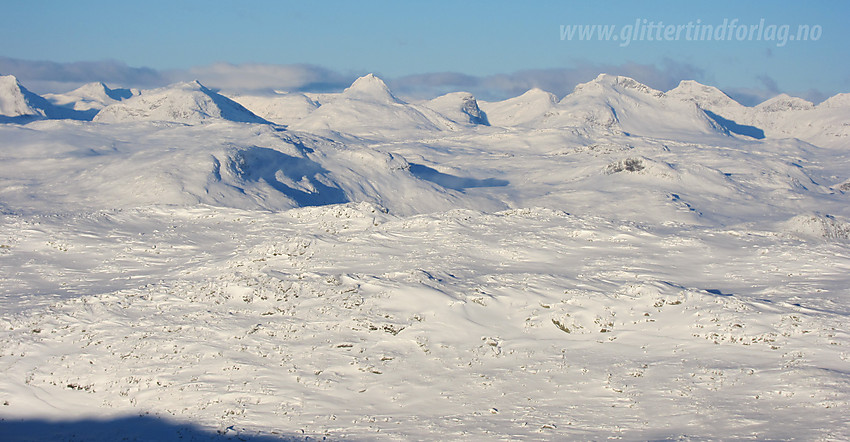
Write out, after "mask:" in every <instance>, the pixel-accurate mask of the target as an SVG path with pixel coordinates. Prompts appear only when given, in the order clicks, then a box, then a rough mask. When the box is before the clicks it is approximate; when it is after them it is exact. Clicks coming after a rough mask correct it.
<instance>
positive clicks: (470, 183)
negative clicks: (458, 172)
mask: <svg viewBox="0 0 850 442" xmlns="http://www.w3.org/2000/svg"><path fill="white" fill-rule="evenodd" d="M410 173H412V174H413V176H415V177H416V178H419V179H420V180H426V181H430V182H432V183H435V184H439V185H441V186H443V187H445V188H447V189H454V190H459V191H463V190H466V189H469V188H472V187H505V186H507V185H508V184H509V183H508V182H507V181H505V180H499V179H496V178H486V179H483V180H479V179H477V178H466V177H459V176H454V175H449V174H447V173H442V172H440V171H437V170H435V169H432V168H430V167H428V166H423V165H421V164H414V163H410Z"/></svg>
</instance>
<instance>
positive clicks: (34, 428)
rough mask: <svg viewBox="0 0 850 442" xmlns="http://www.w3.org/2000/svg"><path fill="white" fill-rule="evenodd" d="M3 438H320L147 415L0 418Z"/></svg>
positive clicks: (259, 441) (269, 440)
mask: <svg viewBox="0 0 850 442" xmlns="http://www.w3.org/2000/svg"><path fill="white" fill-rule="evenodd" d="M0 439H2V440H3V441H10V442H11V441H16V442H17V441H48V440H51V441H52V440H55V441H114V440H124V441H177V440H179V441H228V440H238V441H252V442H272V441H274V442H281V441H284V442H290V441H316V440H323V439H324V437H322V436H307V435H294V434H283V433H281V434H277V433H272V434H251V433H250V432H239V431H236V430H235V429H234V428H233V427H229V428H226V429H222V430H220V431H216V430H210V429H207V428H202V427H200V426H197V425H193V424H187V423H178V422H171V421H168V420H166V419H161V418H156V417H151V416H130V417H123V418H117V419H111V420H81V421H49V420H30V419H25V420H16V419H12V420H6V419H2V420H0Z"/></svg>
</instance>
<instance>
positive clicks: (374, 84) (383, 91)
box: [340, 74, 403, 103]
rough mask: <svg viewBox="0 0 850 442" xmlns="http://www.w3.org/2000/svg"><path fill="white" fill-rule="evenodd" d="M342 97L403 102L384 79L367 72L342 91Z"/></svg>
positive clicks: (383, 101)
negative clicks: (391, 90)
mask: <svg viewBox="0 0 850 442" xmlns="http://www.w3.org/2000/svg"><path fill="white" fill-rule="evenodd" d="M340 98H346V99H349V100H365V101H376V102H382V103H403V102H402V101H401V100H399V99H398V98H396V96H395V95H393V93H392V92H390V88H389V87H387V84H386V83H384V80H381V79H380V78H378V77H377V76H375V74H367V75H364V76H362V77H360V78H358V79H357V80H354V83H352V84H351V86H349V87H348V88H346V89H345V90H344V91H343V92H342V94H341V95H340Z"/></svg>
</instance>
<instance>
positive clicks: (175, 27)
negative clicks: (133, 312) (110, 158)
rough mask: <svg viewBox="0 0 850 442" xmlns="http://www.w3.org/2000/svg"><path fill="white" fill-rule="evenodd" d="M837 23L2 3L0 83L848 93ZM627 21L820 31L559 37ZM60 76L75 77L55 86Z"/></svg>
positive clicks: (794, 6)
mask: <svg viewBox="0 0 850 442" xmlns="http://www.w3.org/2000/svg"><path fill="white" fill-rule="evenodd" d="M847 18H850V2H845V1H824V2H810V3H808V4H807V3H806V2H800V1H794V2H791V1H770V2H760V1H746V2H745V1H714V2H684V1H654V2H633V1H630V2H627V1H597V2H568V1H541V2H533V4H531V5H529V4H524V3H523V2H514V1H510V2H509V1H468V2H448V1H430V2H413V1H372V2H369V1H363V2H355V1H250V0H248V1H215V0H207V1H189V0H187V1H181V0H172V1H145V2H122V1H109V2H106V1H86V0H81V1H73V2H70V1H40V0H33V1H26V2H23V1H21V2H19V1H15V2H6V4H5V5H4V6H3V14H2V15H0V38H2V41H3V42H4V44H3V45H2V47H0V57H2V59H0V73H3V74H14V75H17V76H18V77H19V78H20V79H21V81H22V82H24V84H25V85H27V84H28V83H27V81H28V80H29V81H31V82H33V83H34V84H38V85H40V87H41V88H42V89H45V88H49V87H50V86H51V85H52V86H54V87H55V88H58V87H59V86H60V85H62V84H64V83H63V80H68V81H67V83H68V84H69V85H70V84H72V83H75V82H79V81H83V80H88V79H94V77H96V76H97V71H98V70H99V71H101V72H102V74H101V75H102V76H104V77H108V76H109V75H112V76H113V77H110V78H99V79H100V80H104V81H107V82H108V83H109V82H113V83H114V82H117V83H132V82H133V80H134V79H135V77H134V75H136V74H139V75H141V74H144V75H145V76H146V77H144V78H140V79H138V80H139V83H144V81H142V80H143V79H146V81H148V82H157V81H166V80H171V79H182V78H183V77H188V76H192V75H194V76H195V77H201V79H202V81H204V79H207V82H210V81H212V82H219V83H221V84H219V85H216V84H212V86H216V87H224V88H228V87H230V88H232V87H234V85H235V84H237V82H238V81H237V80H238V79H237V78H235V77H237V76H238V74H239V73H240V72H241V71H244V73H245V74H246V76H245V78H246V83H251V84H247V86H252V85H255V86H257V87H282V88H289V89H306V88H309V87H311V86H316V85H320V86H322V87H327V88H330V89H333V88H334V87H337V86H339V87H341V85H344V84H345V83H346V82H349V81H350V79H352V78H354V77H356V76H357V75H360V74H363V73H367V72H375V73H377V74H379V75H381V76H382V77H384V78H385V79H388V80H390V83H391V86H393V85H395V86H396V87H397V88H400V89H402V90H403V91H406V92H408V93H411V94H416V93H422V94H428V93H437V92H441V91H444V90H446V91H447V90H459V89H464V88H466V89H477V91H476V90H474V91H473V92H477V93H479V94H482V95H488V94H489V95H492V96H493V97H496V96H498V95H503V96H504V95H511V94H514V93H515V92H516V91H521V90H522V89H523V88H525V87H526V86H528V85H532V86H539V87H543V88H544V89H550V90H551V89H557V90H552V92H555V93H558V94H562V93H564V92H565V91H566V92H569V89H571V88H572V86H574V84H575V83H576V82H579V81H587V80H589V79H592V78H593V77H595V75H594V74H596V73H599V72H602V71H605V72H608V73H613V74H624V75H630V76H633V77H635V78H637V79H638V80H640V81H643V82H645V83H647V84H649V85H650V86H653V87H657V88H661V89H666V88H668V87H672V86H675V83H676V82H677V81H678V80H680V79H684V78H692V79H696V80H698V81H701V82H703V83H707V84H712V85H716V86H719V87H721V88H723V89H724V90H726V91H727V92H730V93H732V94H733V96H735V95H736V94H737V95H738V96H740V97H742V98H743V99H749V100H757V99H760V98H763V97H767V96H770V95H774V94H776V93H778V92H787V93H791V94H795V95H803V96H806V97H808V98H812V99H819V98H823V97H824V96H826V95H832V94H835V93H838V92H850V59H848V57H847V50H846V49H845V47H846V44H847V40H848V37H850V31H849V30H848V29H850V27H848V26H847V24H846V23H845V21H846V20H847ZM637 19H646V20H647V22H655V23H658V22H663V23H664V24H665V25H670V24H672V25H687V24H688V23H689V22H691V23H693V22H696V20H700V21H701V23H703V24H712V25H720V24H721V23H722V22H723V20H724V19H726V20H730V21H731V20H733V19H738V23H739V24H745V25H755V24H758V23H759V21H760V20H761V19H764V20H765V24H766V25H770V24H774V25H789V26H790V28H791V30H792V31H791V32H792V33H795V32H796V29H797V26H798V25H810V26H818V27H820V29H822V35H821V36H820V38H819V39H818V40H817V41H793V42H792V41H789V42H787V44H785V45H784V46H782V47H779V46H778V44H777V42H776V41H737V40H736V41H704V42H695V41H683V40H681V39H680V40H679V41H633V42H631V43H630V44H629V45H627V46H621V41H575V40H574V41H566V40H563V41H562V40H561V38H560V27H561V25H603V24H609V25H615V26H617V27H618V31H619V29H621V28H622V27H623V26H626V25H632V24H634V23H635V20H637ZM28 62H51V63H50V64H44V63H42V64H36V63H28ZM81 62H82V63H81ZM222 63H226V64H225V65H223V64H222ZM287 67H288V68H287ZM72 68H73V69H72ZM69 69H71V72H73V73H74V75H77V77H74V78H73V79H70V80H69V78H71V77H73V75H71V74H69ZM122 69H123V70H124V72H123V74H120V75H119V74H118V73H117V71H121V70H122ZM293 69H294V70H295V71H296V73H294V74H293V73H292V72H290V71H292V70H293ZM16 71H17V72H16ZM83 71H85V74H84V73H83ZM89 71H90V72H89ZM259 72H262V74H260V73H259ZM275 72H277V73H278V74H279V75H280V77H281V81H280V83H281V84H280V85H275V84H274V80H273V78H272V77H274V75H275ZM447 73H451V75H448V74H447ZM436 74H439V75H436ZM63 75H64V76H65V77H68V78H63ZM116 75H117V76H116ZM157 75H159V77H160V78H159V80H156V79H154V80H152V78H154V77H156V76H157ZM311 75H313V76H314V77H315V78H311ZM559 75H560V76H559ZM122 85H124V86H133V85H132V84H122ZM141 85H143V86H144V85H145V84H141ZM34 89H38V88H34Z"/></svg>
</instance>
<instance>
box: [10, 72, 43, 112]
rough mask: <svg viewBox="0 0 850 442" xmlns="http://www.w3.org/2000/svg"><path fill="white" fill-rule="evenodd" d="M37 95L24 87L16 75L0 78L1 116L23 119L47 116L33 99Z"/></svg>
mask: <svg viewBox="0 0 850 442" xmlns="http://www.w3.org/2000/svg"><path fill="white" fill-rule="evenodd" d="M35 97H36V95H35V94H33V93H32V92H30V91H28V90H27V88H25V87H23V86H22V85H21V83H20V82H18V79H17V78H16V77H15V76H14V75H3V76H0V116H4V117H21V116H27V115H29V116H41V117H43V116H44V115H45V112H44V109H41V108H40V106H38V105H37V103H34V102H33V101H34V100H33V98H35Z"/></svg>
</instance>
